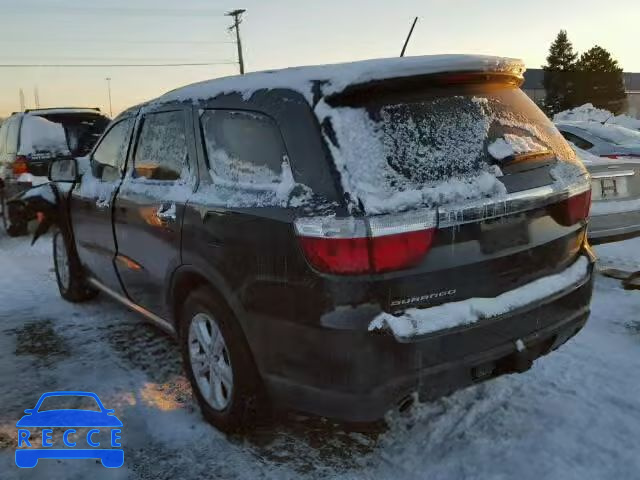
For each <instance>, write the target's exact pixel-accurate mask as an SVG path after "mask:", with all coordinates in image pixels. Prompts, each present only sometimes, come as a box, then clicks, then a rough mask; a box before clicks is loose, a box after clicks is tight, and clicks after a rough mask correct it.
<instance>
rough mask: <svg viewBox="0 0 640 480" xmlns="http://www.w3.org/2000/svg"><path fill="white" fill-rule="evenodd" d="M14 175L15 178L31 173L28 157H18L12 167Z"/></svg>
mask: <svg viewBox="0 0 640 480" xmlns="http://www.w3.org/2000/svg"><path fill="white" fill-rule="evenodd" d="M11 169H12V171H13V174H14V175H15V176H18V175H22V174H23V173H29V165H28V164H27V157H24V156H22V155H19V156H17V157H16V159H15V161H14V162H13V165H12V166H11Z"/></svg>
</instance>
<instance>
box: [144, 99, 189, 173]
mask: <svg viewBox="0 0 640 480" xmlns="http://www.w3.org/2000/svg"><path fill="white" fill-rule="evenodd" d="M187 168H188V163H187V139H186V135H185V124H184V114H183V112H182V111H173V112H160V113H149V114H147V115H146V116H145V118H144V121H143V124H142V132H141V133H140V138H139V140H138V146H137V148H136V153H135V158H134V172H135V176H136V177H144V178H147V179H150V180H177V179H179V178H180V176H181V175H182V172H183V171H185V169H187Z"/></svg>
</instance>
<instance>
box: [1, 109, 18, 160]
mask: <svg viewBox="0 0 640 480" xmlns="http://www.w3.org/2000/svg"><path fill="white" fill-rule="evenodd" d="M19 133H20V117H14V118H12V119H10V120H9V125H7V143H6V144H5V148H6V152H7V153H8V154H15V153H18V134H19Z"/></svg>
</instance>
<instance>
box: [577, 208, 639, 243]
mask: <svg viewBox="0 0 640 480" xmlns="http://www.w3.org/2000/svg"><path fill="white" fill-rule="evenodd" d="M639 235H640V210H634V211H628V212H617V213H609V214H603V215H592V216H591V218H590V219H589V231H588V236H589V240H590V241H592V242H593V243H606V242H615V241H618V240H623V239H625V238H632V237H635V236H639Z"/></svg>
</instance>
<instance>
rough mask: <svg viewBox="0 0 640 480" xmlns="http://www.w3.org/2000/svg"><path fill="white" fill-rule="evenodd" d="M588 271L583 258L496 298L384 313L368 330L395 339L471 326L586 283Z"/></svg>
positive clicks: (587, 265) (587, 262) (585, 260)
mask: <svg viewBox="0 0 640 480" xmlns="http://www.w3.org/2000/svg"><path fill="white" fill-rule="evenodd" d="M588 271H589V260H588V259H587V258H586V257H584V256H583V257H580V258H579V259H578V260H577V261H576V262H575V263H574V264H573V265H571V266H570V267H569V268H567V269H566V270H564V271H563V272H561V273H558V274H556V275H551V276H548V277H544V278H540V279H538V280H535V281H533V282H531V283H529V284H527V285H523V286H522V287H519V288H516V289H515V290H511V291H508V292H505V293H503V294H501V295H498V296H497V297H495V298H470V299H468V300H463V301H460V302H451V303H445V304H444V305H439V306H437V307H432V308H425V309H417V308H411V309H408V310H406V311H405V312H404V313H403V314H402V315H400V316H394V315H391V314H389V313H386V312H383V313H381V314H379V315H378V316H377V317H376V318H375V319H374V320H373V321H372V322H371V323H370V324H369V331H373V330H380V329H390V330H391V331H392V332H393V334H394V335H395V337H396V338H398V339H408V338H411V337H415V336H418V335H425V334H428V333H433V332H437V331H439V330H445V329H449V328H455V327H461V326H464V325H470V324H472V323H475V322H478V321H480V320H482V319H485V318H490V317H495V316H498V315H502V314H505V313H508V312H510V311H512V310H515V309H517V308H520V307H524V306H526V305H529V304H531V303H534V302H537V301H540V300H542V299H544V298H546V297H548V296H550V295H553V294H554V293H558V292H561V291H562V290H564V289H566V288H569V287H571V286H573V285H575V284H577V283H579V282H580V281H582V280H584V278H585V277H586V276H587V274H588Z"/></svg>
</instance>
